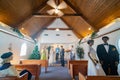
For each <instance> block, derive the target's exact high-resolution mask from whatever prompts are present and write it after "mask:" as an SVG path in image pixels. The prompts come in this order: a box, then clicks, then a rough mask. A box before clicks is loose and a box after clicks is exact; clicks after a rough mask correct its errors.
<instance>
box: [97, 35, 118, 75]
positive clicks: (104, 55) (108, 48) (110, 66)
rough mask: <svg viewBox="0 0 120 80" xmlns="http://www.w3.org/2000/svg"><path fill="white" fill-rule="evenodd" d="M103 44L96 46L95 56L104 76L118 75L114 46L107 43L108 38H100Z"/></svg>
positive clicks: (116, 52) (116, 53) (116, 55)
mask: <svg viewBox="0 0 120 80" xmlns="http://www.w3.org/2000/svg"><path fill="white" fill-rule="evenodd" d="M102 40H103V42H104V44H100V45H98V46H97V55H98V58H99V60H100V63H101V65H102V68H103V70H104V71H105V73H106V75H118V72H117V66H118V63H119V53H118V51H117V49H116V47H115V46H114V45H110V44H108V43H107V41H108V40H109V37H107V36H104V37H102Z"/></svg>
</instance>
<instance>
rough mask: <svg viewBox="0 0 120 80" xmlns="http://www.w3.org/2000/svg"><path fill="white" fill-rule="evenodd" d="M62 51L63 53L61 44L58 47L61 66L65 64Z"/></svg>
mask: <svg viewBox="0 0 120 80" xmlns="http://www.w3.org/2000/svg"><path fill="white" fill-rule="evenodd" d="M64 53H65V51H64V48H63V46H61V49H60V60H61V66H63V67H64V66H65V62H64Z"/></svg>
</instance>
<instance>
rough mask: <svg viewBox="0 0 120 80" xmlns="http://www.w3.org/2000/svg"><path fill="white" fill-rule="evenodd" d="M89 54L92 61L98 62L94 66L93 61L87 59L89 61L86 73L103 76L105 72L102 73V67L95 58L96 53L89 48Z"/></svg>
mask: <svg viewBox="0 0 120 80" xmlns="http://www.w3.org/2000/svg"><path fill="white" fill-rule="evenodd" d="M89 53H90V57H91V58H92V59H93V60H98V63H97V64H96V65H95V64H94V63H93V61H92V60H91V59H90V58H89V60H88V70H89V71H90V72H88V75H100V76H104V75H105V72H104V71H103V69H102V66H101V64H100V63H99V59H98V57H97V54H96V51H95V50H94V49H93V48H92V47H91V46H89Z"/></svg>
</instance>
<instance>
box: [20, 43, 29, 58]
mask: <svg viewBox="0 0 120 80" xmlns="http://www.w3.org/2000/svg"><path fill="white" fill-rule="evenodd" d="M26 52H27V44H26V43H23V44H22V47H21V52H20V56H25V55H26Z"/></svg>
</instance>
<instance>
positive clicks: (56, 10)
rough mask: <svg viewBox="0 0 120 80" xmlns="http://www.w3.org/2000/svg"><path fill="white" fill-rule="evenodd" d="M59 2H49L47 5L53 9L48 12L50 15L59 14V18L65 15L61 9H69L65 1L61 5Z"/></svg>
mask: <svg viewBox="0 0 120 80" xmlns="http://www.w3.org/2000/svg"><path fill="white" fill-rule="evenodd" d="M57 2H58V0H57ZM57 2H56V1H55V0H49V1H48V2H47V4H48V5H49V6H51V7H52V8H53V9H50V10H48V11H47V13H48V14H49V15H53V14H57V15H58V16H63V15H64V13H63V12H62V11H61V10H60V9H65V8H67V4H66V3H65V2H64V1H62V2H61V3H60V4H58V3H57Z"/></svg>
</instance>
